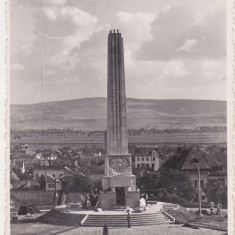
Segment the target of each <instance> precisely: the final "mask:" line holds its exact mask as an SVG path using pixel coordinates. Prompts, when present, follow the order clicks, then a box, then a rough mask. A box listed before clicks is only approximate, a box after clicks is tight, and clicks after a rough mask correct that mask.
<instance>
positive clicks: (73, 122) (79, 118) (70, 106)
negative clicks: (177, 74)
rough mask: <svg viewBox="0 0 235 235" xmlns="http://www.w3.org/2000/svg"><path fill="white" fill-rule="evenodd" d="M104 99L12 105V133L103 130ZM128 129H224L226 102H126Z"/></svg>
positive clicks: (104, 122)
mask: <svg viewBox="0 0 235 235" xmlns="http://www.w3.org/2000/svg"><path fill="white" fill-rule="evenodd" d="M106 109H107V107H106V98H83V99H76V100H65V101H54V102H46V103H38V104H30V105H11V115H10V120H11V129H15V130H17V129H47V128H73V129H79V130H104V129H106ZM127 117H128V128H156V129H165V128H186V129H188V128H195V127H196V126H225V125H226V102H225V101H209V100H154V99H132V98H127Z"/></svg>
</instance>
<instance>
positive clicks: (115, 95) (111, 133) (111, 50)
mask: <svg viewBox="0 0 235 235" xmlns="http://www.w3.org/2000/svg"><path fill="white" fill-rule="evenodd" d="M126 119H127V117H126V92H125V72H124V52H123V38H122V36H121V33H119V32H118V31H117V32H115V31H113V32H112V31H110V33H109V35H108V92H107V154H108V155H113V154H128V134H127V122H126Z"/></svg>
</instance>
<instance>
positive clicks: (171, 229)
mask: <svg viewBox="0 0 235 235" xmlns="http://www.w3.org/2000/svg"><path fill="white" fill-rule="evenodd" d="M102 231H103V229H102V228H90V227H71V226H58V225H49V224H41V223H25V224H12V225H11V235H41V234H44V235H54V234H61V235H68V234H69V235H81V234H86V235H102ZM120 234H126V235H138V234H140V235H152V234H154V235H173V234H180V235H188V234H190V235H205V234H210V235H225V234H226V233H225V232H222V231H218V230H212V229H205V228H200V229H192V228H186V227H182V225H174V224H172V225H156V226H155V225H154V226H141V227H132V228H130V229H128V228H110V229H109V235H120Z"/></svg>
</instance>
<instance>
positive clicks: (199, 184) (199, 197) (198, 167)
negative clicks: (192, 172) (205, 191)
mask: <svg viewBox="0 0 235 235" xmlns="http://www.w3.org/2000/svg"><path fill="white" fill-rule="evenodd" d="M197 171H198V203H199V215H200V216H201V214H202V213H201V212H202V200H201V174H200V165H199V162H198V165H197Z"/></svg>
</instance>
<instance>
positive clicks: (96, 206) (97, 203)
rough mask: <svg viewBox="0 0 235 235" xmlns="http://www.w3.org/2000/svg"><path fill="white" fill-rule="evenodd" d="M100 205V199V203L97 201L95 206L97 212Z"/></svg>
mask: <svg viewBox="0 0 235 235" xmlns="http://www.w3.org/2000/svg"><path fill="white" fill-rule="evenodd" d="M99 203H100V198H99V199H98V201H97V202H96V204H95V211H97V208H98V205H99Z"/></svg>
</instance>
